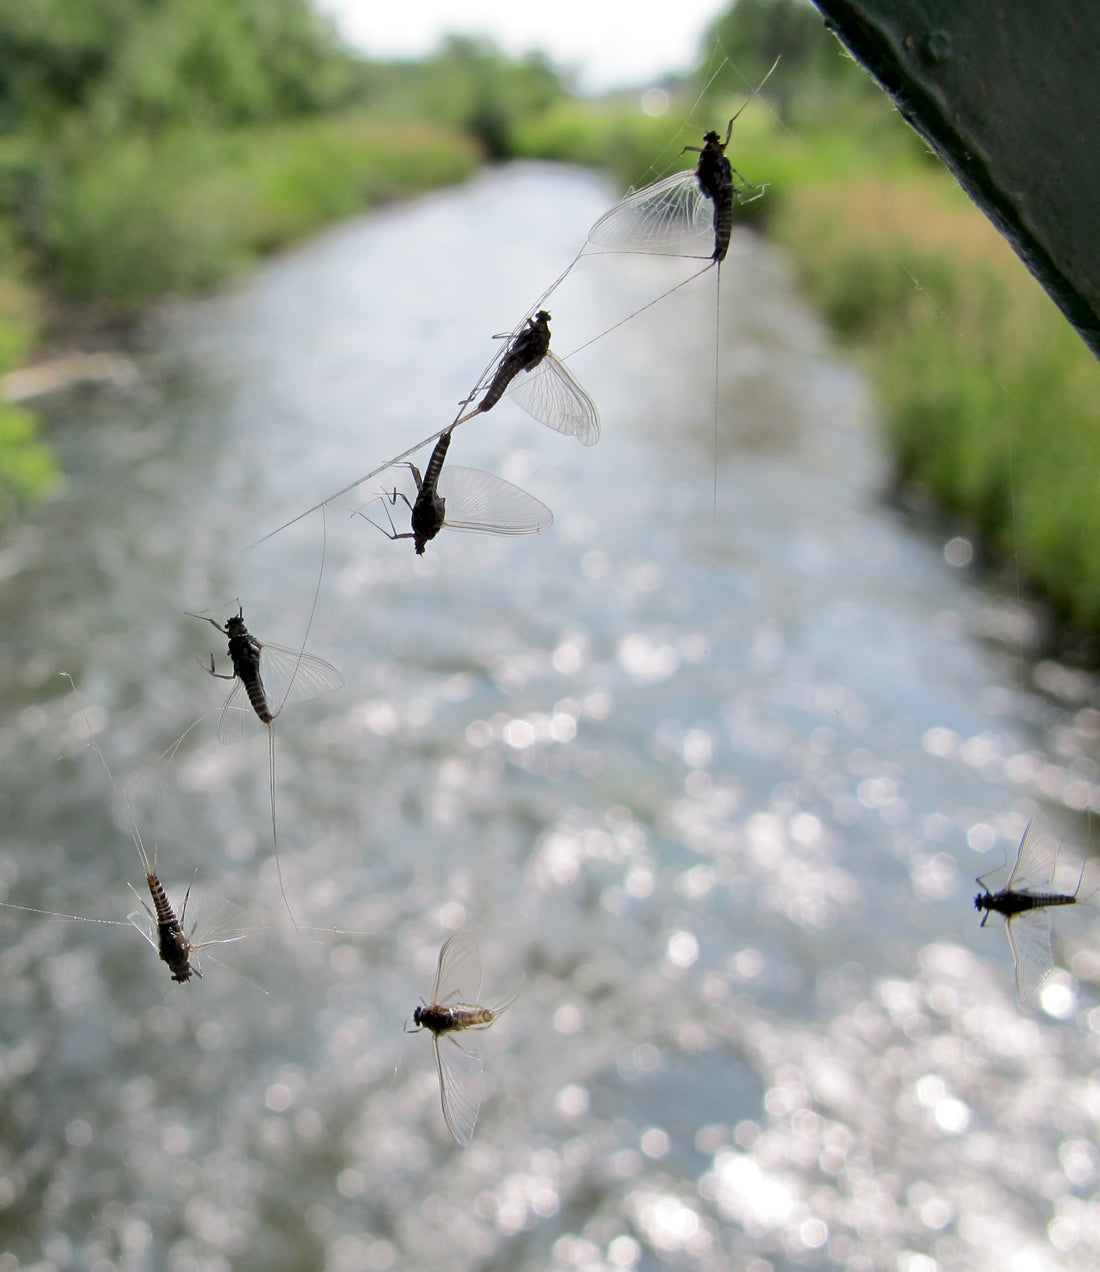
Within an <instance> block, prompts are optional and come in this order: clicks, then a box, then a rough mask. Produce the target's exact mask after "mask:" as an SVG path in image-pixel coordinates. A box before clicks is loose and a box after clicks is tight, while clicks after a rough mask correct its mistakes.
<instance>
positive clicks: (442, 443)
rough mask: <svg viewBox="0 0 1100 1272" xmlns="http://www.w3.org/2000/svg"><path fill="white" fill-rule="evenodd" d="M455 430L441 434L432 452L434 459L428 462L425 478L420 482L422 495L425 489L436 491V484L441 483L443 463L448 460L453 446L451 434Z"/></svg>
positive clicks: (448, 430)
mask: <svg viewBox="0 0 1100 1272" xmlns="http://www.w3.org/2000/svg"><path fill="white" fill-rule="evenodd" d="M452 431H453V430H451V429H447V431H446V432H445V433H441V434H440V437H439V441H438V442H436V444H435V449H434V450H433V451H432V457H431V459H429V460H428V467H427V468H425V469H424V476H423V477H422V478H421V480H420V494H423V493H424V491H425V489H427V490H429V491H434V490H435V486H436V482H438V481H439V473H440V470H441V469H442V467H443V461H444V460H445V459H446V458H447V450H448V448H449V446H450V445H451V433H452Z"/></svg>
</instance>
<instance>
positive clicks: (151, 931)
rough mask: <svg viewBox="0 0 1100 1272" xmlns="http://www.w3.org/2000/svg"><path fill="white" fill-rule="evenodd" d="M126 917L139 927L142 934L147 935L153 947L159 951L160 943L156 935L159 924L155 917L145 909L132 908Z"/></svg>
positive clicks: (146, 937)
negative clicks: (154, 919)
mask: <svg viewBox="0 0 1100 1272" xmlns="http://www.w3.org/2000/svg"><path fill="white" fill-rule="evenodd" d="M126 917H127V919H128V920H129V921H130V923H132V924H133V926H134V927H136V928H137V930H138V931H139V932H140V933H141V935H142V936H143V937H145V939H146V940H147V941H148V942H149V944H150V945H151V946H152V947H153V949H155V950H156V951H157V952H158V953H159V952H160V945H159V944H158V942H157V936H156V931H157V925H156V923H155V922H154V921H153V919H152V918H151V917H150V916H149V915H148V914H146V913H145V911H144V910H132V911H131V912H130V913H129V914H128V915H127V916H126Z"/></svg>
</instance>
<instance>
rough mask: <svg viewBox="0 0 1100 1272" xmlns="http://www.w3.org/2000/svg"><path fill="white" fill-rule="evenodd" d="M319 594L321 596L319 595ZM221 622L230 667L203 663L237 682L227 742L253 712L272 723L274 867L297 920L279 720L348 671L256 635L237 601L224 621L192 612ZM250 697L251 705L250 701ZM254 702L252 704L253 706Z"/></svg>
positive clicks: (227, 711) (225, 722) (221, 728)
mask: <svg viewBox="0 0 1100 1272" xmlns="http://www.w3.org/2000/svg"><path fill="white" fill-rule="evenodd" d="M315 599H316V598H315ZM191 617H192V618H200V619H202V620H203V621H204V622H207V623H210V624H211V626H213V627H215V628H217V630H218V631H219V632H221V633H222V635H223V636H226V637H227V638H228V640H229V659H230V662H231V663H232V664H233V670H232V671H231V672H220V671H218V670H217V667H216V664H215V662H214V655H213V654H211V655H210V666H209V667H207V666H206V664H205V663H203V664H202V666H203V668H204V669H205V670H206V671H208V672H209V673H210V675H212V676H214V677H215V678H216V679H218V680H235V681H236V682H237V683H236V684H235V685H234V686H233V690H232V692H231V693H230V695H229V697H228V698H227V699H226V703H225V706H224V707H223V708H222V713H221V716H220V717H219V719H218V739H219V741H221V742H223V743H224V744H225V745H226V746H229V745H231V744H232V743H234V742H238V741H240V739H241V737H242V736H243V735H244V731H245V728H246V727H247V725H248V723H249V721H250V720H251V718H252V716H253V715H255V716H256V717H257V718H258V719H259V720H260V721H261V723H263V724H264V725H266V726H267V740H268V779H269V783H270V791H271V837H272V842H273V845H274V853H275V871H276V873H277V875H278V877H279V891H280V892H281V893H282V896H283V902H284V904H285V905H286V908H287V913H288V914H289V915H290V917H291V921H292V922H293V921H294V912H293V911H292V910H291V908H290V902H289V901H288V900H287V895H286V889H285V887H284V886H283V870H282V866H281V864H280V862H279V834H278V830H277V828H276V822H275V721H276V719H278V717H279V715H280V714H281V713H282V710H283V708H284V707H285V706H286V705H287V703H288V702H304V701H306V700H308V699H310V698H318V697H320V696H321V695H322V694H326V693H332V692H333V691H334V690H336V689H340V688H342V687H343V684H344V677H343V676H341V675H340V673H339V672H338V671H337V670H336V668H335V667H334V666H333V665H332V664H331V663H328V662H325V660H324V659H323V658H317V657H315V656H314V655H313V654H307V653H305V652H304V651H302V650H293V649H284V648H283V647H282V646H281V645H272V644H268V643H267V642H266V641H260V640H257V639H256V637H255V636H253V635H252V633H251V632H250V631H249V630H248V628H247V627H246V626H245V623H244V609H243V607H242V606H240V605H238V606H237V612H236V614H231V615H230V616H229V618H227V619H226V620H225V626H224V627H223V626H222V625H221V624H220V623H218V622H216V621H215V620H214V619H212V618H210V617H209V615H206V614H191ZM246 703H247V705H246ZM249 707H251V710H249Z"/></svg>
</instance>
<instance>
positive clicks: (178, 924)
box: [4, 672, 247, 985]
mask: <svg viewBox="0 0 1100 1272" xmlns="http://www.w3.org/2000/svg"><path fill="white" fill-rule="evenodd" d="M61 674H62V675H63V676H64V677H65V678H66V679H67V680H68V682H69V684H70V686H71V687H72V691H73V694H74V695H75V696H76V697H77V701H78V702H79V695H77V690H76V685H75V684H74V683H73V678H72V677H71V676H70V675H69V674H68V672H62V673H61ZM80 714H81V717H82V719H83V722H84V729H85V732H86V733H87V736H88V743H89V745H90V746H91V748H92V750H94V751H95V753H96V755H98V756H99V760H100V763H101V764H102V765H103V769H104V772H105V773H106V774H107V781H108V782H109V784H110V787H111V790H112V791H113V792H114V795H115V798H116V799H117V800H118V802H119V804H120V805H121V807H122V808H123V809H124V811H125V819H126V828H127V830H128V831H129V833H130V838H131V839H132V840H133V843H134V847H135V848H136V849H137V854H138V859H139V860H140V862H141V867H142V870H143V871H144V872H145V883H146V886H147V887H148V889H149V895H150V898H151V899H152V902H153V905H152V908H150V906H149V903H148V902H147V901H145V900H144V898H143V897H142V896H141V894H140V893H139V892H138V891H137V889H136V888H134V886H133V884H128V885H127V886H128V887H129V888H130V891H131V892H133V893H134V895H135V896H136V897H137V899H138V901H139V902H140V903H141V907H142V908H141V910H140V911H138V910H135V911H133V912H132V913H131V914H128V915H127V916H126V917H127V922H128V923H130V924H131V925H132V926H133V927H135V928H136V929H137V930H138V931H139V932H140V933H141V935H142V936H143V937H144V938H145V940H147V941H148V942H149V944H150V945H151V946H152V947H153V949H155V950H156V951H157V953H158V955H159V956H160V958H161V960H162V961H163V962H164V963H165V964H167V966H168V970H169V972H171V975H172V980H173V981H176V982H177V983H178V984H181V985H182V984H184V983H185V982H186V981H189V980H190V979H191V977H192V976H197V977H198V978H199V979H200V980H201V979H202V972H200V971H199V968H198V966H197V964H196V963H195V961H194V960H195V956H196V955H197V954H198V952H199V951H200V950H203V949H206V948H208V947H209V946H212V945H226V944H229V943H231V942H233V941H239V940H243V938H244V937H245V936H246V935H247V933H245V932H242V931H236V932H233V933H230V934H226V935H218V936H215V935H214V932H215V931H216V930H218V929H219V928H220V929H221V930H223V931H224V928H225V925H224V923H219V922H218V919H221V918H223V917H225V915H226V914H227V913H228V912H229V911H230V910H232V911H233V912H235V911H236V907H230V905H229V903H228V902H226V903H224V911H223V914H222V915H219V916H218V919H215V921H214V923H213V924H211V925H209V927H210V930H209V931H208V932H207V933H206V934H205V936H204V939H196V936H197V928H198V922H197V921H196V922H193V923H192V925H191V928H190V930H188V929H187V928H186V926H185V924H186V921H187V904H188V901H189V900H190V897H191V888H190V887H188V889H187V891H186V893H185V894H184V898H183V904H182V905H181V906H180V909H179V913H178V914H177V913H176V911H175V908H174V907H173V905H172V903H171V901H169V899H168V894H167V893H166V892H165V890H164V886H163V884H162V883H161V881H160V878H159V876H158V875H157V866H156V845H155V844H154V847H153V856H152V858H150V856H149V853H148V852H147V850H146V848H145V843H144V841H143V840H142V837H141V831H140V830H139V829H138V824H137V818H136V816H135V815H134V809H133V805H132V804H131V803H130V799H129V796H128V795H126V794H124V793H123V792H121V791H120V790H119V789H118V787H117V786H116V785H115V779H114V776H113V774H112V773H111V770H110V767H109V766H108V764H107V757H106V756H105V755H104V754H103V752H102V751H101V750H100V748H99V746H98V744H97V743H96V741H95V737H94V733H95V730H94V729H93V727H92V723H91V721H90V720H89V718H88V713H87V710H86V709H85V708H84V706H83V704H81V705H80ZM4 908H5V909H10V910H18V911H22V912H25V913H28V914H41V915H45V916H48V917H50V918H58V919H71V920H73V921H77V922H81V923H107V924H111V925H112V926H114V925H117V924H119V923H120V922H121V921H120V920H117V919H93V918H89V917H87V916H86V915H81V914H61V913H59V912H58V911H56V910H39V909H34V908H32V907H30V906H20V905H11V904H5V906H4Z"/></svg>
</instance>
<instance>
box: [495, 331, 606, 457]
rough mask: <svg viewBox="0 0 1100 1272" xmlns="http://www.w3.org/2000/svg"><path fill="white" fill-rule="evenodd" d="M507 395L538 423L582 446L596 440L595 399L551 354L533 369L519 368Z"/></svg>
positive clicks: (598, 423)
mask: <svg viewBox="0 0 1100 1272" xmlns="http://www.w3.org/2000/svg"><path fill="white" fill-rule="evenodd" d="M507 396H508V397H510V398H513V399H514V400H515V401H516V402H518V403H519V405H520V406H522V407H523V409H524V410H525V411H526V412H527V414H528V415H532V416H534V418H535V419H536V420H538V421H539V423H540V424H545V425H546V426H547V428H552V429H553V430H554V431H555V432H557V433H564V434H565V435H566V437H575V438H576V439H577V441H578V442H580V443H581V444H582V445H583V446H593V445H595V443H596V442H597V441H598V440H599V436H600V413H599V411H597V410H596V404H595V402H593V401H592V399H591V398H590V397H589V396H588V394H587V393H586V392H585V391H584V389H582V388H581V386H580V385H579V384H578V383H577V381H576V380H575V379H574V378H573V375H572V373H571V372H569V371H568V370H567V369H566V367H565V364H564V363H563V362H562V360H561V359H560V358H557V357H555V356H554V354H552V353H547V354H546V355H545V357H544V358H543V359H542V361H541V362H540V363H539V364H538V366H537V367H535V369H534V370H533V371H521V372H520V373H519V374H518V375H517V376H516V378H515V379H514V380H513V381H512V386H511V388H510V389H509V390H508V394H507Z"/></svg>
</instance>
